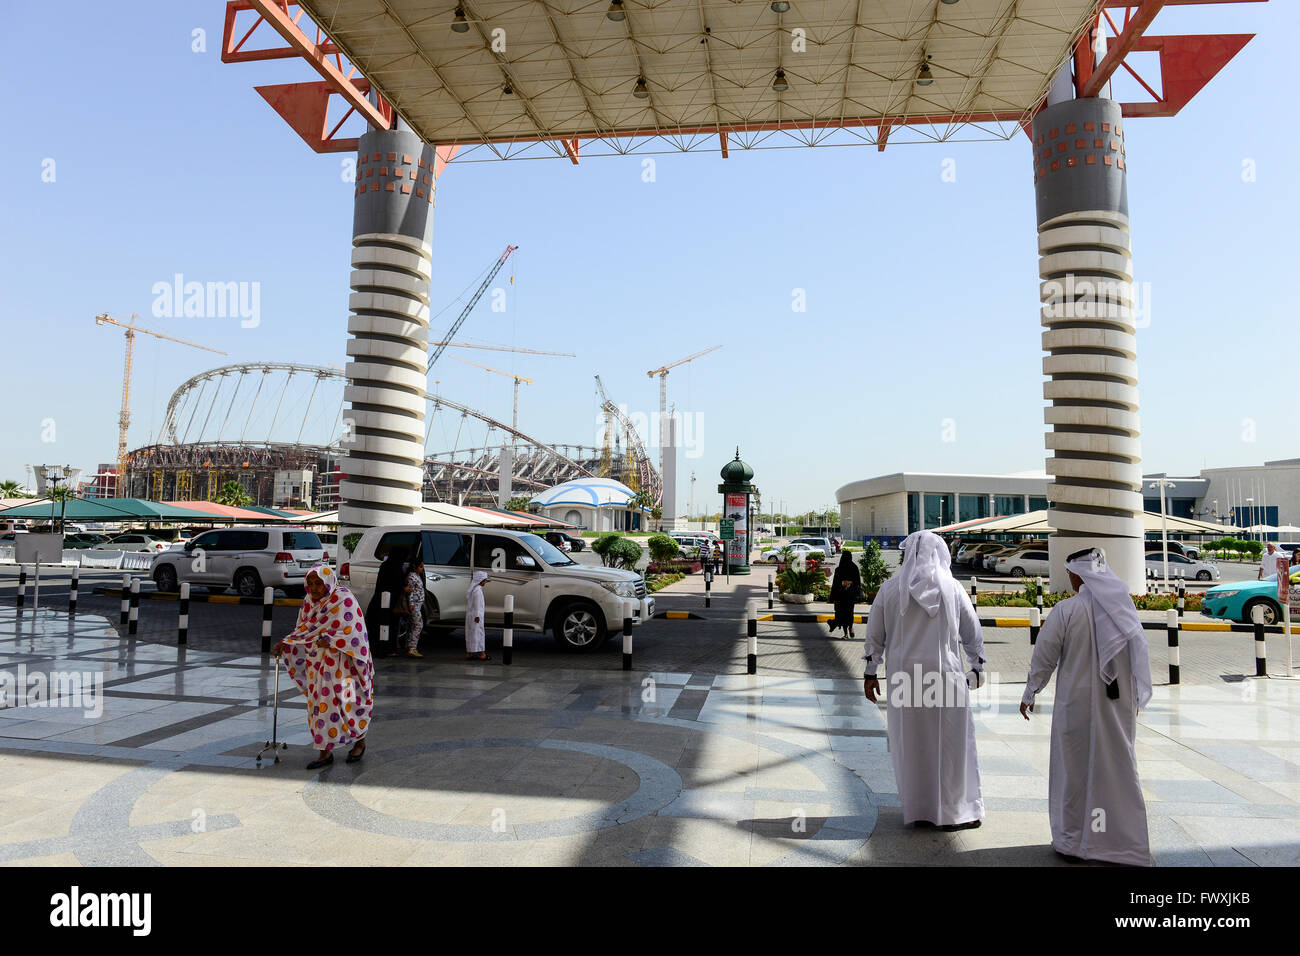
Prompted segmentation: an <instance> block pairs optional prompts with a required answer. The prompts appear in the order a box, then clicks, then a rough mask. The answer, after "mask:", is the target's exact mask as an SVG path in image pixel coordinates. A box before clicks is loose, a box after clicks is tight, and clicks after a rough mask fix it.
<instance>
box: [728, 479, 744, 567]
mask: <svg viewBox="0 0 1300 956" xmlns="http://www.w3.org/2000/svg"><path fill="white" fill-rule="evenodd" d="M748 498H749V495H727V496H726V499H727V502H726V508H725V509H724V511H723V515H722V517H723V518H726V519H727V520H729V521H730V522H731V523H732V525H731V526H732V531H733V533H734V534H735V537H734V538H732V539H731V541H729V542H728V543H727V563H728V564H748V563H749V531H748V529H747V528H746V527H745V517H746V515H745V512H746V510H747V508H746V503H747V500H748Z"/></svg>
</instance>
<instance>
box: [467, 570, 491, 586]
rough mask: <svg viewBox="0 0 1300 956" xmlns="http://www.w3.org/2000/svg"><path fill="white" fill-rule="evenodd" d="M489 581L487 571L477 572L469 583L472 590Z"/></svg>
mask: <svg viewBox="0 0 1300 956" xmlns="http://www.w3.org/2000/svg"><path fill="white" fill-rule="evenodd" d="M487 579H488V573H487V572H486V571H475V572H474V576H473V577H472V578H470V581H469V586H470V589H471V590H472V589H473V588H476V587H478V586H479V585H480V584H482V583H483V582H484V581H486V580H487Z"/></svg>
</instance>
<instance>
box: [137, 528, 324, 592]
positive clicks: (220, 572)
mask: <svg viewBox="0 0 1300 956" xmlns="http://www.w3.org/2000/svg"><path fill="white" fill-rule="evenodd" d="M328 560H329V552H327V551H326V550H325V546H324V545H323V544H322V543H321V540H320V538H319V537H318V536H317V535H316V532H315V531H309V530H307V529H306V528H261V527H255V526H248V527H240V526H239V525H236V526H234V527H232V528H220V529H218V530H215V531H205V532H204V533H203V534H200V535H198V536H196V537H193V538H190V540H188V541H186V542H185V543H184V544H183V545H181V546H178V547H175V548H171V549H170V550H168V551H165V552H164V553H162V554H160V555H158V556H157V557H156V558H154V559H153V564H152V565H151V566H150V568H149V575H150V577H152V578H153V580H154V583H155V584H157V585H158V590H160V591H176V590H178V589H179V587H180V585H181V584H183V583H189V584H199V585H203V586H204V587H207V588H208V589H209V590H217V591H224V590H225V589H226V588H234V589H235V590H236V591H238V592H239V594H240V596H241V597H261V595H262V589H263V588H266V587H276V588H283V589H284V591H285V593H286V594H290V595H293V596H294V597H301V596H302V595H303V594H305V593H306V588H305V587H304V582H305V581H306V578H307V572H308V571H310V570H311V569H312V568H313V567H315V566H316V565H318V564H320V563H321V562H323V561H328Z"/></svg>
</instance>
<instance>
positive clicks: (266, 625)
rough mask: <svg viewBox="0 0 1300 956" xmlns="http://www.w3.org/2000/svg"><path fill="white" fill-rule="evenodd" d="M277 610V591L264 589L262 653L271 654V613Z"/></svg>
mask: <svg viewBox="0 0 1300 956" xmlns="http://www.w3.org/2000/svg"><path fill="white" fill-rule="evenodd" d="M274 610H275V589H274V588H262V653H263V654H270V653H271V612H272V611H274Z"/></svg>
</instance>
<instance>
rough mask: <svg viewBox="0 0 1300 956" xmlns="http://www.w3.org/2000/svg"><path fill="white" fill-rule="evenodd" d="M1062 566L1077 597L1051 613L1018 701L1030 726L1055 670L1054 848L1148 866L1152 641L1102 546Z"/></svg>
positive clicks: (1068, 854)
mask: <svg viewBox="0 0 1300 956" xmlns="http://www.w3.org/2000/svg"><path fill="white" fill-rule="evenodd" d="M1065 568H1066V570H1067V571H1068V572H1069V575H1070V584H1071V586H1072V587H1073V588H1074V590H1075V591H1076V592H1078V593H1077V594H1076V595H1075V596H1074V597H1072V598H1067V599H1066V600H1064V601H1062V602H1061V603H1060V604H1058V605H1056V607H1055V608H1053V609H1052V613H1051V614H1049V615H1048V616H1047V620H1046V621H1045V622H1044V624H1043V626H1042V630H1040V631H1039V634H1038V643H1037V644H1035V645H1034V655H1033V658H1032V659H1031V660H1030V663H1029V676H1028V678H1026V680H1025V693H1024V696H1023V697H1022V698H1021V701H1020V713H1021V714H1022V715H1023V716H1024V718H1025V719H1026V720H1028V719H1029V714H1030V712H1032V711H1033V709H1034V697H1035V696H1036V695H1037V694H1038V692H1039V691H1041V690H1042V689H1043V688H1044V687H1045V686H1047V682H1048V681H1049V680H1051V677H1052V672H1053V671H1056V672H1057V674H1056V697H1055V699H1054V700H1053V702H1052V751H1051V760H1050V763H1049V766H1048V777H1047V791H1048V818H1049V821H1050V823H1051V827H1052V848H1053V849H1054V850H1056V852H1057V853H1059V854H1060V855H1061V856H1063V857H1065V858H1066V859H1069V860H1071V861H1073V862H1077V861H1079V860H1104V861H1107V862H1110V863H1124V864H1128V865H1130V866H1150V865H1151V851H1150V847H1149V845H1148V842H1147V809H1146V802H1145V801H1144V800H1143V799H1142V786H1141V784H1140V783H1139V782H1138V769H1137V750H1136V747H1135V740H1136V737H1137V713H1138V710H1139V709H1141V708H1143V707H1145V706H1146V705H1147V702H1148V701H1150V700H1151V661H1150V656H1149V653H1148V650H1147V639H1146V635H1145V634H1144V633H1143V631H1142V623H1141V621H1140V620H1139V619H1138V615H1137V610H1136V609H1135V608H1134V607H1133V599H1132V598H1131V597H1130V595H1129V591H1128V586H1127V585H1126V584H1125V583H1124V582H1123V581H1122V580H1120V579H1119V578H1118V577H1117V576H1116V575H1115V573H1114V572H1113V571H1111V570H1110V568H1109V567H1108V566H1107V564H1106V555H1105V553H1104V552H1103V551H1102V550H1101V549H1100V548H1088V549H1086V550H1083V551H1076V552H1075V553H1074V554H1072V555H1070V556H1069V558H1067V559H1066V562H1065Z"/></svg>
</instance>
